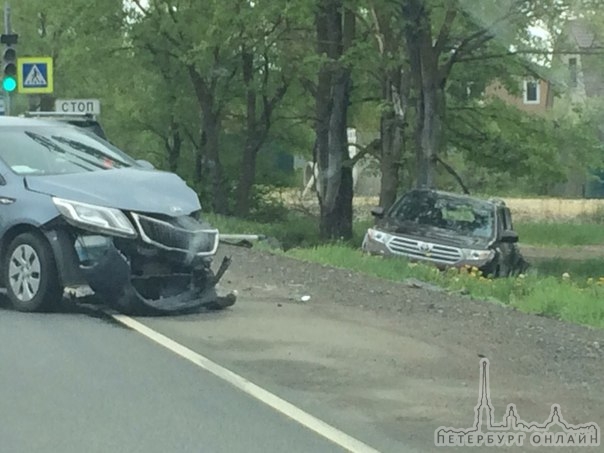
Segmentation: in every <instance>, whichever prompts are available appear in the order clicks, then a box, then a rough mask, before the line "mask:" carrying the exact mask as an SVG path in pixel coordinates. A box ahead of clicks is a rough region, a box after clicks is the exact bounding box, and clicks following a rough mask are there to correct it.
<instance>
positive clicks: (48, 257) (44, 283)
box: [3, 233, 63, 312]
mask: <svg viewBox="0 0 604 453" xmlns="http://www.w3.org/2000/svg"><path fill="white" fill-rule="evenodd" d="M3 264H4V265H3V270H4V271H3V272H4V275H3V277H4V282H5V283H6V292H7V296H8V298H9V299H10V301H11V303H12V305H13V307H14V308H15V309H17V310H19V311H23V312H32V311H43V310H47V309H50V308H52V307H54V306H56V305H58V303H59V302H60V301H61V299H62V298H63V288H62V287H61V285H60V283H59V278H58V273H57V267H56V263H55V259H54V256H53V253H52V249H51V248H50V245H49V244H48V243H47V242H46V240H45V239H44V238H43V237H42V236H41V235H40V234H35V233H22V234H20V235H18V236H17V237H16V238H15V239H13V241H12V242H11V243H10V244H9V246H8V249H7V250H6V255H5V258H4V263H3Z"/></svg>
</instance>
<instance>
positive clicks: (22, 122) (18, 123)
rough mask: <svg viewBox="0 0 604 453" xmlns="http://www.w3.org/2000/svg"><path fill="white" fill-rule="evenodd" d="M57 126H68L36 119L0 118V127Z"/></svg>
mask: <svg viewBox="0 0 604 453" xmlns="http://www.w3.org/2000/svg"><path fill="white" fill-rule="evenodd" d="M57 124H63V125H65V126H68V125H67V124H66V123H58V122H57V121H56V120H55V121H53V120H46V119H38V118H23V117H19V116H0V127H27V126H54V127H56V126H57Z"/></svg>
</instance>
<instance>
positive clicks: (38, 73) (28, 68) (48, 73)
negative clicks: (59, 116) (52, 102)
mask: <svg viewBox="0 0 604 453" xmlns="http://www.w3.org/2000/svg"><path fill="white" fill-rule="evenodd" d="M17 68H18V73H17V80H18V82H19V87H18V91H19V93H23V94H43V93H52V92H53V89H54V86H53V67H52V57H23V58H19V59H18V60H17Z"/></svg>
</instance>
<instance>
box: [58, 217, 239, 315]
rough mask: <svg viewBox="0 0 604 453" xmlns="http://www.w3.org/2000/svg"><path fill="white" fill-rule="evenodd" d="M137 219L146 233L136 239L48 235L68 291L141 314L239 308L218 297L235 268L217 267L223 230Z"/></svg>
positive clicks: (64, 230) (70, 232)
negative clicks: (76, 289) (86, 291)
mask: <svg viewBox="0 0 604 453" xmlns="http://www.w3.org/2000/svg"><path fill="white" fill-rule="evenodd" d="M135 219H136V220H135V223H136V225H137V227H138V229H139V231H140V233H141V234H140V237H139V238H137V239H135V240H134V239H122V238H112V237H109V236H103V235H98V234H92V233H87V232H85V231H81V230H78V229H76V228H73V227H70V226H63V227H61V228H56V229H54V230H50V231H47V233H46V235H47V238H48V239H49V242H50V244H51V246H52V248H53V251H54V254H55V259H56V262H57V268H58V269H57V270H58V272H59V276H60V278H61V281H62V284H63V286H65V287H69V286H81V285H87V286H89V287H90V289H91V290H92V291H94V293H95V294H96V295H97V296H98V297H100V298H101V299H102V300H103V301H104V302H105V303H107V304H108V305H109V306H112V307H114V308H115V309H117V310H118V311H121V312H123V313H129V314H139V315H141V314H144V315H150V314H162V313H171V312H181V311H188V310H193V309H197V308H202V307H205V308H208V309H221V308H225V307H227V306H230V305H233V304H234V303H235V301H236V295H235V293H230V294H227V295H224V296H220V295H219V294H218V293H217V288H216V285H217V284H218V282H219V280H220V279H221V277H222V276H223V275H224V273H225V272H226V270H227V269H228V267H229V265H230V263H231V260H230V258H224V259H223V261H222V263H221V265H220V267H219V268H218V269H217V271H216V272H214V271H213V270H212V268H211V264H212V259H213V257H214V255H215V254H216V250H217V247H218V232H217V230H212V229H195V228H196V226H197V227H198V226H200V224H199V223H196V221H194V220H193V219H187V220H185V221H184V222H185V225H177V226H174V225H172V224H170V223H169V222H168V221H164V220H158V219H152V218H149V217H144V216H137V217H135ZM143 222H146V223H144V224H143ZM187 222H192V223H191V224H190V225H186V223H187Z"/></svg>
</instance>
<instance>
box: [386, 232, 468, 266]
mask: <svg viewBox="0 0 604 453" xmlns="http://www.w3.org/2000/svg"><path fill="white" fill-rule="evenodd" d="M387 247H388V249H390V251H391V252H392V253H395V254H397V255H405V256H407V257H409V258H415V259H422V260H429V261H434V262H438V263H443V264H455V263H457V262H458V261H460V260H461V259H462V254H461V250H460V249H458V248H456V247H449V246H446V245H439V244H433V243H430V242H423V241H417V240H415V239H409V238H404V237H399V236H394V237H393V238H392V239H390V241H389V242H388V244H387Z"/></svg>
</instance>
